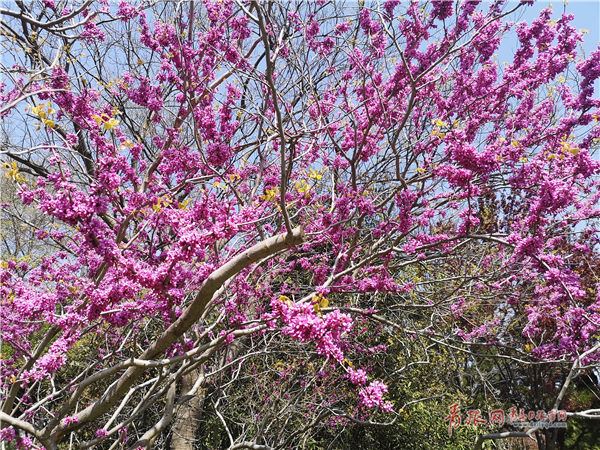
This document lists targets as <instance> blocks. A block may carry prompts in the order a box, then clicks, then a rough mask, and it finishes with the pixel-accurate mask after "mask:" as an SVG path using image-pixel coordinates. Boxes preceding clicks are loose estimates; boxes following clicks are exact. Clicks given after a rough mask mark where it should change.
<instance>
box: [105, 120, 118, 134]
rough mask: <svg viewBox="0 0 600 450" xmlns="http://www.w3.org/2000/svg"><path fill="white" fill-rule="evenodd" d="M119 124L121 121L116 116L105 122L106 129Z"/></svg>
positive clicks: (108, 129)
mask: <svg viewBox="0 0 600 450" xmlns="http://www.w3.org/2000/svg"><path fill="white" fill-rule="evenodd" d="M118 125H119V121H118V120H117V119H115V118H114V117H113V118H111V119H109V120H107V121H106V122H104V129H105V130H106V131H110V130H112V129H113V128H115V127H117V126H118Z"/></svg>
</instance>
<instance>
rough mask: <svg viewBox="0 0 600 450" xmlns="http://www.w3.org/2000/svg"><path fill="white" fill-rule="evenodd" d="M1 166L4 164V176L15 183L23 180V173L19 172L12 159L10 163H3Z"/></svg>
mask: <svg viewBox="0 0 600 450" xmlns="http://www.w3.org/2000/svg"><path fill="white" fill-rule="evenodd" d="M3 166H4V169H5V170H6V173H5V176H6V178H9V179H11V180H12V181H14V182H15V183H20V182H23V181H25V178H23V175H21V174H20V173H19V168H18V167H17V163H16V162H14V161H13V162H11V163H4V164H3Z"/></svg>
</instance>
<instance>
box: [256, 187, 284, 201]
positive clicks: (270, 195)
mask: <svg viewBox="0 0 600 450" xmlns="http://www.w3.org/2000/svg"><path fill="white" fill-rule="evenodd" d="M278 194H279V189H277V188H271V189H267V190H266V191H265V195H262V196H261V197H260V198H261V199H262V200H265V201H267V202H273V201H276V200H277V196H278Z"/></svg>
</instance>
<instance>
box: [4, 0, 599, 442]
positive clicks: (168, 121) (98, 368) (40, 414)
mask: <svg viewBox="0 0 600 450" xmlns="http://www.w3.org/2000/svg"><path fill="white" fill-rule="evenodd" d="M68 3H69V2H66V4H65V2H61V1H58V0H54V1H44V2H43V4H39V5H38V4H35V5H29V6H22V7H21V10H17V9H15V10H14V11H12V10H11V9H10V8H11V7H6V8H7V9H3V10H2V11H1V13H2V20H3V22H2V24H3V30H5V31H3V33H5V35H6V36H9V39H7V42H6V44H5V46H6V48H7V49H8V48H9V47H10V51H11V53H10V55H11V56H8V57H7V58H6V59H5V62H4V67H3V68H4V70H5V72H6V76H5V77H4V78H5V81H4V82H3V83H2V84H1V85H0V87H1V90H0V98H1V102H2V105H1V107H2V109H1V114H2V117H3V121H4V123H5V124H6V127H7V128H8V130H9V134H8V137H7V144H3V162H4V174H3V175H2V176H3V177H4V181H3V183H6V184H7V185H8V184H9V185H11V186H12V187H13V188H14V189H15V190H16V195H17V197H15V200H14V201H13V202H11V203H8V202H5V203H3V204H2V208H3V211H4V212H3V214H5V215H7V216H8V215H10V214H13V212H14V210H15V208H20V209H21V210H22V211H23V210H26V211H30V213H29V214H37V215H38V217H43V218H44V220H46V222H45V224H44V225H42V226H40V225H38V223H37V222H36V221H30V222H25V223H26V224H27V225H28V226H29V227H31V228H32V230H33V233H34V239H35V241H36V242H37V245H38V246H39V250H37V251H36V252H35V253H34V254H30V255H28V256H27V257H24V256H25V255H19V254H16V253H15V254H14V255H13V256H14V257H12V256H11V257H8V258H4V260H5V261H4V262H3V263H2V268H1V272H0V279H1V285H0V292H1V299H2V300H1V302H2V307H1V309H0V315H1V321H2V329H1V337H2V341H3V348H2V361H1V379H2V381H1V383H2V401H3V412H4V414H5V416H6V417H9V416H10V417H12V418H13V419H11V420H8V419H7V423H8V424H10V425H11V426H10V427H7V428H4V429H2V431H1V432H0V433H1V436H2V439H5V440H13V441H16V442H17V443H18V445H19V446H21V447H23V448H39V447H40V446H44V447H45V448H47V449H50V448H56V445H58V443H59V442H61V441H63V440H65V439H69V436H70V435H71V433H73V435H75V436H76V439H77V440H78V442H80V443H82V445H83V444H85V445H89V446H91V445H100V446H102V445H105V444H106V445H108V444H110V443H111V442H113V441H115V440H121V441H122V442H125V443H127V445H134V444H135V445H137V446H142V447H144V446H146V445H147V443H146V441H144V440H143V439H147V440H149V441H148V442H152V439H155V438H156V436H154V435H148V436H150V437H148V436H146V435H144V432H145V430H143V431H141V432H140V434H139V435H135V433H134V431H132V429H131V426H130V425H128V423H127V421H125V422H123V420H122V419H121V418H118V417H120V416H119V414H122V413H123V411H128V414H132V417H136V416H135V414H138V412H139V411H137V410H133V411H132V410H130V409H129V407H127V408H125V410H123V409H120V410H117V408H118V406H119V405H120V404H121V402H122V401H124V400H123V399H124V398H125V397H126V396H127V395H129V396H130V397H127V401H129V399H130V398H137V397H136V396H137V395H138V394H139V395H142V394H143V392H144V389H148V397H147V398H149V399H154V401H157V400H156V399H163V398H166V400H164V401H165V402H166V403H165V404H166V405H168V404H169V402H170V401H172V400H169V397H168V396H169V395H170V394H168V392H170V391H169V386H170V383H171V384H172V383H176V382H177V381H178V380H180V379H181V377H182V376H183V374H184V372H185V373H187V372H186V371H189V370H191V369H192V368H197V367H199V366H200V365H202V364H205V365H207V366H206V367H209V366H208V364H216V363H215V362H212V363H211V361H216V360H217V358H216V355H219V354H220V353H219V352H222V351H227V349H229V350H228V351H229V352H230V353H227V355H228V358H229V360H227V358H224V359H223V361H226V362H225V363H223V364H227V363H229V362H231V361H234V360H236V359H237V358H240V357H241V356H243V355H242V354H240V352H241V350H240V349H241V348H244V347H243V346H244V345H246V344H245V343H246V342H249V340H252V339H255V340H256V341H252V342H257V343H260V342H263V343H264V345H268V344H267V343H268V342H270V341H271V340H272V339H274V337H275V336H276V337H277V339H278V340H283V341H284V342H286V344H285V345H290V346H294V345H295V346H297V348H301V349H303V350H304V351H307V352H308V355H312V356H307V358H310V361H311V364H313V362H314V361H316V362H314V364H315V365H316V366H319V367H320V369H319V370H318V371H316V372H315V373H316V375H315V376H316V377H321V378H322V379H323V380H338V381H336V383H339V386H344V388H343V389H342V388H340V389H339V390H338V391H334V390H331V391H329V392H320V391H317V390H315V391H313V392H312V394H306V395H314V396H317V395H319V396H320V397H319V402H322V403H320V404H321V406H323V405H325V406H323V407H325V408H329V409H328V410H329V412H330V413H334V412H335V408H336V407H337V406H336V405H338V403H339V402H340V401H341V400H340V398H341V397H342V396H346V397H348V398H351V399H353V400H352V401H351V402H349V403H348V404H347V405H348V406H347V408H348V410H347V412H346V413H344V417H355V418H359V419H361V420H366V418H367V417H368V416H369V415H370V414H374V413H377V412H379V413H390V414H391V413H393V411H394V405H393V404H392V403H391V402H390V401H388V400H386V394H387V392H388V389H389V383H390V381H391V380H385V379H380V378H381V376H380V375H375V373H376V371H375V367H374V366H373V365H371V363H370V362H369V361H370V359H369V358H370V357H371V356H372V357H373V358H376V357H377V355H378V354H381V353H385V351H386V350H385V349H386V345H387V340H386V339H382V340H381V341H379V342H377V341H369V342H366V341H364V337H365V336H366V335H369V339H371V338H372V337H373V336H375V335H377V333H380V334H381V335H384V334H385V333H386V330H387V331H389V329H391V328H393V327H394V325H393V324H391V323H390V322H391V321H393V320H392V319H391V316H390V315H388V313H390V314H392V315H393V314H399V312H398V311H402V308H405V309H410V308H414V311H418V308H425V309H427V308H429V309H427V311H430V312H431V314H429V313H427V317H430V316H431V321H432V323H431V324H430V326H424V327H422V328H420V329H414V330H411V329H410V326H408V325H406V323H407V322H402V321H401V322H398V323H397V324H396V326H397V327H399V328H400V329H405V334H406V335H407V336H408V337H409V338H410V339H417V337H420V336H423V337H424V338H427V339H437V340H438V342H446V339H452V340H453V342H456V343H457V344H456V345H460V343H461V342H467V343H485V344H487V345H497V346H499V348H500V347H504V348H511V347H515V348H518V349H519V352H520V356H519V357H520V358H530V359H531V360H557V361H558V360H562V361H574V360H575V359H576V358H578V356H579V355H581V354H583V353H585V352H587V353H586V357H585V361H583V363H585V364H590V363H593V362H598V361H599V360H600V353H599V352H588V351H589V350H590V349H593V347H594V346H595V345H597V342H598V336H599V333H600V296H599V290H598V280H597V278H596V279H594V278H593V277H592V276H590V270H591V267H593V265H594V264H597V262H598V258H597V256H598V245H599V242H598V238H599V234H598V222H597V220H598V217H599V216H600V209H599V204H600V202H599V199H600V191H599V189H598V187H599V185H598V173H599V171H600V163H599V162H598V160H597V149H598V144H599V142H600V126H599V125H598V121H599V119H600V100H599V99H598V96H597V92H595V86H596V87H597V80H598V79H599V77H600V49H596V50H594V51H593V52H591V53H590V54H589V55H583V54H582V53H581V51H580V48H581V47H580V44H581V43H582V41H583V39H584V35H583V34H582V32H581V31H579V30H577V29H576V28H575V27H574V26H573V25H572V21H573V16H572V15H569V14H566V13H565V14H561V13H560V11H553V10H552V9H550V8H548V9H543V10H541V13H539V15H538V17H537V18H535V20H532V21H529V22H526V21H519V14H520V12H521V11H522V10H523V9H524V8H528V7H529V5H528V3H530V2H522V3H507V4H506V5H503V2H478V1H464V2H462V1H461V2H447V1H435V0H434V1H432V2H429V3H419V2H411V3H409V2H399V1H391V0H388V1H385V2H383V3H381V4H370V3H369V2H364V3H365V4H362V3H360V2H359V4H358V5H351V6H347V7H346V9H343V11H345V14H331V10H332V8H334V9H335V8H341V6H340V5H337V6H336V5H333V6H332V4H330V3H329V2H325V1H317V2H313V3H311V4H309V5H308V6H305V7H300V6H299V5H298V7H297V8H296V7H295V6H294V5H295V4H291V3H290V4H289V5H279V4H273V5H271V4H270V3H269V4H267V3H265V4H262V3H257V2H246V1H240V2H235V1H228V0H225V1H208V0H207V1H203V2H192V3H189V4H188V3H177V4H175V3H170V4H169V3H168V2H167V3H166V4H164V5H162V6H161V8H162V9H161V8H159V9H154V10H150V9H149V7H150V5H146V4H144V3H134V2H127V1H121V2H119V3H118V4H116V3H111V2H102V1H101V2H84V3H82V4H81V5H79V6H77V5H75V4H73V5H69V4H68ZM269 5H271V6H269ZM13 6H14V5H13ZM15 8H17V7H16V6H15ZM23 8H24V9H23ZM21 22H23V23H24V24H25V25H23V26H24V29H25V30H26V32H27V33H28V34H27V36H26V37H25V38H22V37H21V36H20V34H19V32H18V31H16V30H17V29H20V27H21V25H20V23H21ZM116 36H127V39H129V40H130V44H127V43H125V42H124V41H123V42H120V38H118V37H116ZM507 42H508V43H510V45H512V46H513V47H514V51H512V53H511V54H510V56H506V51H501V48H503V47H502V46H503V45H506V44H507ZM510 45H509V46H510ZM7 60H9V63H8V65H7V63H6V61H7ZM4 150H6V151H4ZM595 155H596V156H595ZM8 239H9V240H10V239H16V237H15V236H13V237H12V238H8ZM11 245H12V244H11ZM15 245H16V244H15ZM15 248H16V247H15ZM477 249H479V250H477ZM477 251H481V253H480V256H481V257H478V260H477V262H476V263H469V264H470V265H466V264H464V265H462V263H461V264H458V265H456V266H455V267H453V270H455V272H454V273H453V274H452V276H453V277H458V276H460V277H463V279H464V280H465V281H464V283H463V284H461V285H460V286H457V287H456V289H455V290H454V291H453V292H452V293H450V292H449V293H448V295H447V297H445V298H441V299H438V300H439V301H438V300H436V301H435V302H434V301H433V300H431V299H429V298H426V297H425V292H426V291H427V290H428V289H429V288H430V287H431V286H432V285H433V284H434V283H435V282H436V279H435V278H436V273H435V270H433V271H430V272H426V270H428V269H427V268H435V267H437V266H436V264H438V263H439V262H440V261H444V260H445V259H448V260H450V259H451V258H454V257H455V255H460V254H461V252H477ZM9 256H10V255H9ZM440 264H441V263H440ZM449 279H451V280H452V279H454V278H449ZM427 292H428V291H427ZM411 311H412V310H411ZM411 314H412V313H411ZM407 317H408V316H407ZM433 321H440V323H441V322H443V323H444V324H446V325H448V326H449V328H445V330H446V331H441V328H440V326H438V324H437V323H438V322H435V323H434V322H433ZM372 322H374V323H377V326H374V327H372V326H371V325H369V324H370V323H372ZM448 330H451V331H448ZM515 330H516V331H515ZM411 333H412V334H411ZM443 333H446V334H444V335H442V334H443ZM447 333H450V334H447ZM373 339H374V338H373ZM523 342H525V343H526V346H527V347H526V350H522V348H524V347H523V345H524V344H523ZM257 345H258V344H257ZM261 345H262V344H261ZM83 349H85V354H86V355H87V356H86V358H89V359H83V360H82V359H80V357H79V356H78V354H80V353H81V352H83V351H84V350H83ZM223 354H225V353H223ZM219 361H221V360H219ZM227 361H228V362H227ZM210 367H216V366H212V365H211V366H210ZM212 370H216V369H211V370H206V377H207V379H209V378H210V377H209V373H210V372H211V371H212ZM315 370H316V369H315ZM66 373H69V374H70V375H68V376H67V375H65V374H66ZM73 373H75V374H76V375H73ZM152 373H155V375H156V376H157V377H158V378H156V380H158V381H153V380H155V379H154V378H153V377H154V376H155V375H150V374H152ZM159 374H160V377H159ZM280 376H281V377H282V378H285V377H286V371H285V370H283V369H282V370H280ZM98 383H100V384H98ZM102 383H104V384H102ZM152 383H154V384H152ZM323 383H326V381H323ZM94 386H104V387H103V388H102V389H101V391H98V390H94V389H96V388H95V387H94ZM135 386H142V387H137V388H135V389H136V390H135V395H134V394H128V392H131V391H130V390H131V389H133V388H134V387H135ZM307 391H310V390H309V389H307ZM173 392H175V391H173ZM317 392H318V394H317ZM173 395H175V393H173ZM182 395H183V394H182ZM153 396H154V397H153ZM160 401H163V400H160ZM315 402H316V400H315ZM348 411H349V412H348ZM139 413H140V414H141V412H139ZM113 414H114V417H113V418H111V416H112V415H113ZM5 416H3V417H5ZM117 418H118V419H117ZM128 427H129V428H128ZM82 430H86V431H85V432H84V431H82ZM127 430H129V431H127ZM160 431H161V428H160V427H158V433H160ZM128 432H129V433H130V434H129V435H128V434H127V433H128ZM148 433H150V431H149V432H148ZM142 435H143V436H142ZM144 436H145V437H144ZM138 441H139V442H138ZM124 445H125V444H124ZM98 448H100V447H98ZM107 448H108V447H107Z"/></svg>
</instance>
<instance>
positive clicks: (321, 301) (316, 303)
mask: <svg viewBox="0 0 600 450" xmlns="http://www.w3.org/2000/svg"><path fill="white" fill-rule="evenodd" d="M312 301H313V308H314V310H315V312H316V313H320V312H321V310H322V309H323V308H327V307H328V306H329V300H328V299H327V298H325V297H323V296H322V295H321V294H317V295H315V296H314V297H313V299H312Z"/></svg>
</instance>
